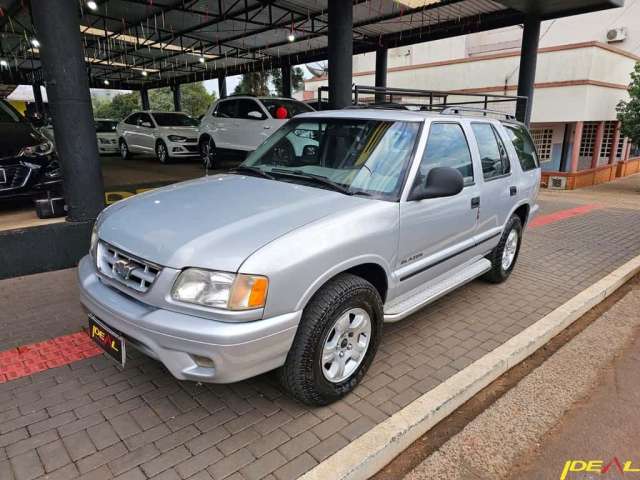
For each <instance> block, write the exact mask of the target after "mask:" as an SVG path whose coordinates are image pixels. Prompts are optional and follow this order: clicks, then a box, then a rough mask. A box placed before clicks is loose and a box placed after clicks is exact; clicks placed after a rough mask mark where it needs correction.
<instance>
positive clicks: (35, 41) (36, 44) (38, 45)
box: [31, 38, 40, 48]
mask: <svg viewBox="0 0 640 480" xmlns="http://www.w3.org/2000/svg"><path fill="white" fill-rule="evenodd" d="M31 45H33V46H34V47H36V48H40V42H39V41H38V39H37V38H32V39H31Z"/></svg>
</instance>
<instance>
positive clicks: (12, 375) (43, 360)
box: [0, 332, 102, 383]
mask: <svg viewBox="0 0 640 480" xmlns="http://www.w3.org/2000/svg"><path fill="white" fill-rule="evenodd" d="M100 353H102V350H100V348H98V346H96V345H95V344H94V343H93V342H92V341H91V339H90V338H89V336H88V335H87V334H86V333H85V332H78V333H73V334H71V335H64V336H62V337H56V338H52V339H51V340H45V341H44V342H38V343H32V344H30V345H24V346H21V347H17V348H12V349H11V350H5V351H3V352H0V383H5V382H8V381H10V380H15V379H17V378H20V377H26V376H27V375H31V374H32V373H36V372H42V371H44V370H48V369H50V368H55V367H61V366H63V365H68V364H69V363H72V362H77V361H78V360H82V359H83V358H89V357H94V356H96V355H99V354H100Z"/></svg>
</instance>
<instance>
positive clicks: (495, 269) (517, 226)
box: [482, 215, 522, 283]
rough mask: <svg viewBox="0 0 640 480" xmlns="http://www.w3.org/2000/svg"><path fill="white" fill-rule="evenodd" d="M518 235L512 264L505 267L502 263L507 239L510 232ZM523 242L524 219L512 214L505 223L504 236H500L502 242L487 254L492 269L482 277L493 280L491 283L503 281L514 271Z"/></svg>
mask: <svg viewBox="0 0 640 480" xmlns="http://www.w3.org/2000/svg"><path fill="white" fill-rule="evenodd" d="M514 230H515V232H516V234H517V235H518V238H517V242H518V243H517V245H516V250H515V256H514V257H513V260H512V261H511V264H510V265H509V267H508V268H506V269H505V268H504V266H503V264H502V257H503V254H504V250H505V248H506V245H507V239H508V238H509V234H510V233H511V232H512V231H514ZM521 244H522V221H521V220H520V217H518V216H517V215H512V216H511V218H510V219H509V221H508V222H507V224H506V225H505V228H504V231H503V232H502V237H500V242H499V243H498V245H497V246H496V248H494V249H493V250H492V251H491V253H490V254H489V255H488V256H487V259H488V260H489V261H490V262H491V270H489V271H488V272H487V273H485V274H484V276H483V277H482V278H484V279H485V280H487V281H489V282H491V283H502V282H504V281H505V280H506V279H507V278H509V275H511V272H512V271H513V268H514V267H515V265H516V262H517V261H518V254H519V253H520V245H521Z"/></svg>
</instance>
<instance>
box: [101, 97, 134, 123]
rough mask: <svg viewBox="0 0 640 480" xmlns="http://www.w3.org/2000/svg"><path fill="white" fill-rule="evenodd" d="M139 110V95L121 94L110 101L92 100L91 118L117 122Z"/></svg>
mask: <svg viewBox="0 0 640 480" xmlns="http://www.w3.org/2000/svg"><path fill="white" fill-rule="evenodd" d="M140 108H141V107H140V94H139V93H138V92H131V93H121V94H119V95H116V96H115V97H113V99H112V100H111V101H109V100H107V99H97V98H96V99H94V100H93V117H94V118H113V119H116V120H119V119H121V118H124V117H126V116H127V115H129V114H130V113H131V112H134V111H136V110H140Z"/></svg>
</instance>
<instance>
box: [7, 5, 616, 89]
mask: <svg viewBox="0 0 640 480" xmlns="http://www.w3.org/2000/svg"><path fill="white" fill-rule="evenodd" d="M345 1H348V0H345ZM96 3H97V7H98V8H97V9H96V10H90V9H89V8H88V7H87V6H86V3H85V2H84V1H80V2H79V15H80V19H79V23H80V30H81V32H82V36H81V38H82V44H83V51H84V57H85V62H86V64H87V71H88V75H89V79H90V80H89V81H90V85H91V86H92V87H97V88H105V87H109V88H126V89H134V90H140V89H146V88H156V87H162V86H170V85H176V84H181V83H190V82H194V81H200V80H207V79H211V78H216V77H221V76H222V77H223V76H229V75H236V74H242V73H247V72H253V71H265V70H271V69H274V68H278V67H282V66H287V65H297V64H301V63H306V62H312V61H318V60H325V59H326V58H327V56H328V54H327V50H328V48H327V47H328V38H327V35H328V21H329V20H328V0H98V1H97V2H96ZM352 3H353V29H352V30H353V52H354V54H356V53H364V52H370V51H374V50H377V49H380V48H393V47H397V46H403V45H409V44H414V43H419V42H425V41H429V40H435V39H440V38H445V37H450V36H455V35H462V34H466V33H472V32H478V31H483V30H490V29H493V28H499V27H503V26H508V25H514V24H521V23H524V21H525V19H526V18H527V17H528V16H531V15H535V16H536V17H537V18H538V19H543V20H544V19H549V18H556V17H561V16H567V15H572V14H577V13H586V12H591V11H596V10H601V9H605V8H611V7H617V6H621V5H622V4H623V0H583V1H579V0H551V1H533V0H501V1H493V0H402V1H397V0H352ZM0 9H1V10H0V59H2V60H3V62H2V64H1V65H0V82H1V83H12V84H16V83H39V82H41V81H42V72H41V62H40V55H39V48H38V42H37V41H36V42H34V41H33V40H34V39H37V32H36V31H35V29H34V25H33V21H32V16H31V12H30V9H29V6H28V2H24V1H23V0H0Z"/></svg>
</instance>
